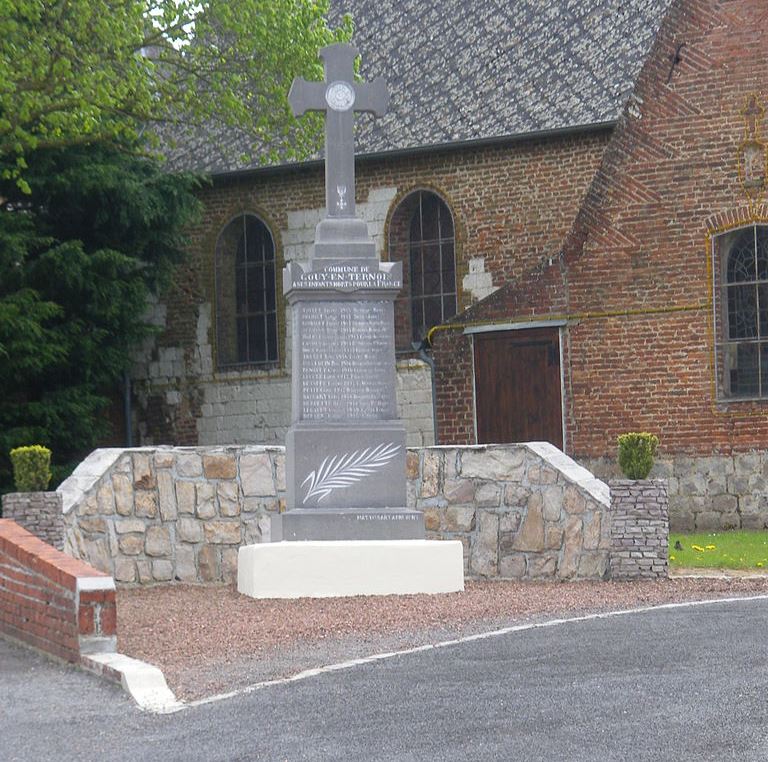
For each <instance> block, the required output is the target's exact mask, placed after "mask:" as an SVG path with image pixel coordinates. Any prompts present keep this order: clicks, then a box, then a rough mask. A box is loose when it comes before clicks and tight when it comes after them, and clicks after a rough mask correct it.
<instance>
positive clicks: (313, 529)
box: [271, 508, 424, 542]
mask: <svg viewBox="0 0 768 762" xmlns="http://www.w3.org/2000/svg"><path fill="white" fill-rule="evenodd" d="M423 539H424V514H423V513H421V511H411V510H408V509H405V508H401V509H389V508H380V509H378V510H370V509H368V510H364V509H360V510H350V509H338V510H334V509H326V508H309V509H301V508H295V509H294V510H292V511H288V512H286V513H283V514H281V515H280V516H275V517H274V518H273V519H272V536H271V540H272V542H281V541H283V540H288V541H295V540H302V541H303V540H423Z"/></svg>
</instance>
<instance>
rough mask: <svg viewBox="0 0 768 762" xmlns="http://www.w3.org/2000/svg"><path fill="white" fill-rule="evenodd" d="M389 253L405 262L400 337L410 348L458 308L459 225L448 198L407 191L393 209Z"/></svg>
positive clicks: (398, 309) (398, 321)
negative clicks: (456, 225) (455, 235)
mask: <svg viewBox="0 0 768 762" xmlns="http://www.w3.org/2000/svg"><path fill="white" fill-rule="evenodd" d="M389 253H390V259H391V260H393V261H397V260H401V261H402V262H403V291H402V294H401V296H400V298H399V300H398V302H399V303H398V305H396V316H395V320H396V339H397V344H398V348H400V349H410V348H411V343H412V342H420V341H421V340H422V339H423V338H424V337H425V336H426V335H427V333H428V332H429V329H430V328H432V326H435V325H438V324H439V323H442V322H444V321H445V320H447V319H448V318H451V317H453V316H454V315H455V314H456V310H457V298H456V252H455V241H454V225H453V216H452V215H451V212H450V209H449V208H448V206H447V204H446V203H445V201H443V200H442V199H441V198H440V197H439V196H438V195H437V194H436V193H432V192H430V191H416V192H415V193H412V194H411V195H409V196H407V197H406V198H405V199H404V200H403V201H402V202H401V204H400V205H399V206H398V208H397V210H396V211H395V213H394V214H393V215H392V221H391V223H390V237H389Z"/></svg>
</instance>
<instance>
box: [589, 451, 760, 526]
mask: <svg viewBox="0 0 768 762" xmlns="http://www.w3.org/2000/svg"><path fill="white" fill-rule="evenodd" d="M580 462H581V463H582V465H584V466H585V467H586V468H587V469H589V470H590V471H591V472H592V473H594V474H595V476H597V477H598V478H599V479H603V480H605V481H608V480H610V479H613V478H620V477H621V471H620V470H619V467H618V465H617V464H616V463H615V461H612V460H608V459H604V458H601V459H593V460H581V461H580ZM650 478H652V479H665V480H666V482H667V484H668V490H669V524H670V529H671V530H672V531H674V532H693V531H696V532H710V531H713V530H721V529H765V528H768V450H755V451H752V452H746V453H734V454H731V455H709V456H706V457H692V456H689V455H677V456H663V457H659V458H658V459H657V461H656V463H655V464H654V466H653V470H652V471H651V474H650Z"/></svg>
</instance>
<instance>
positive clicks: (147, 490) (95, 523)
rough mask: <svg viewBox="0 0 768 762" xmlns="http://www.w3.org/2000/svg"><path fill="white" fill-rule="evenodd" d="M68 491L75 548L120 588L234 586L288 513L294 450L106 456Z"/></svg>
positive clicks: (70, 543) (91, 463)
mask: <svg viewBox="0 0 768 762" xmlns="http://www.w3.org/2000/svg"><path fill="white" fill-rule="evenodd" d="M60 490H61V491H62V492H63V498H64V501H63V504H64V511H65V514H64V515H65V524H66V530H65V549H66V550H67V552H68V553H71V554H72V555H74V556H75V557H77V558H83V559H86V560H87V561H88V562H89V563H91V564H93V565H94V566H95V567H96V568H98V569H103V570H105V571H107V572H109V573H111V574H113V575H114V577H115V579H116V580H117V581H118V582H139V583H148V582H167V581H170V580H180V581H184V582H219V581H233V580H234V579H235V577H236V575H237V551H238V548H239V547H240V546H241V545H250V544H253V543H258V542H261V541H262V538H264V539H267V540H268V539H269V537H268V532H269V515H270V514H273V513H276V512H278V511H280V510H283V509H284V508H285V501H284V494H285V475H284V451H283V448H278V447H247V446H246V447H228V448H157V449H155V448H137V449H133V450H97V451H96V452H95V453H93V454H92V455H91V456H90V457H89V458H88V459H86V460H85V461H84V462H83V463H82V464H81V466H79V467H78V468H77V470H76V471H75V473H74V474H73V476H72V477H70V479H68V480H67V481H65V482H64V484H63V485H62V487H61V488H60ZM265 535H266V536H265Z"/></svg>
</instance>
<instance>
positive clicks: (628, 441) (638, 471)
mask: <svg viewBox="0 0 768 762" xmlns="http://www.w3.org/2000/svg"><path fill="white" fill-rule="evenodd" d="M617 441H618V443H619V467H620V468H621V470H622V471H623V472H624V476H626V477H627V479H645V478H646V477H647V476H648V474H649V473H650V472H651V468H653V458H654V456H655V455H656V448H657V447H658V446H659V438H658V437H657V436H655V435H653V434H648V433H646V432H630V433H629V434H621V436H619V437H618V439H617Z"/></svg>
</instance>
